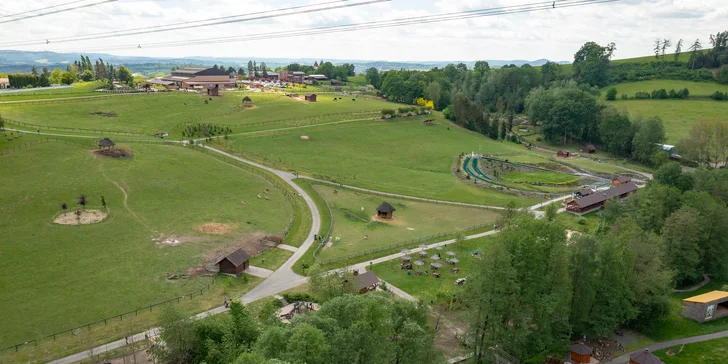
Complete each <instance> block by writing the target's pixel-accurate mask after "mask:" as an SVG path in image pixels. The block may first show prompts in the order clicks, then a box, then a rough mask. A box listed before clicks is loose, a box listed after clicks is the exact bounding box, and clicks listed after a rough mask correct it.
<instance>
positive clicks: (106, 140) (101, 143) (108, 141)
mask: <svg viewBox="0 0 728 364" xmlns="http://www.w3.org/2000/svg"><path fill="white" fill-rule="evenodd" d="M115 145H116V143H114V142H112V141H111V139H109V138H104V139H101V140H99V147H113V146H115Z"/></svg>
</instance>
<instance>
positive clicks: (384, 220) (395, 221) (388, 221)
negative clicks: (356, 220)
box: [372, 215, 397, 224]
mask: <svg viewBox="0 0 728 364" xmlns="http://www.w3.org/2000/svg"><path fill="white" fill-rule="evenodd" d="M372 220H373V221H377V222H383V223H385V224H396V223H397V218H396V217H393V218H391V219H382V218H381V217H379V216H377V215H374V216H372Z"/></svg>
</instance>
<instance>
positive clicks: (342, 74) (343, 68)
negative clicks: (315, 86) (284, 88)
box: [281, 60, 355, 82]
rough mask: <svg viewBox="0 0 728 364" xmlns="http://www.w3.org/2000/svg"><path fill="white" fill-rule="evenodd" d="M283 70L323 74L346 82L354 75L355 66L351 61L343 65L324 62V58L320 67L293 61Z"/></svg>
mask: <svg viewBox="0 0 728 364" xmlns="http://www.w3.org/2000/svg"><path fill="white" fill-rule="evenodd" d="M281 70H287V71H294V72H304V73H306V74H307V75H312V74H321V75H324V76H326V77H328V78H329V79H332V80H339V81H344V82H346V81H347V80H348V79H349V77H351V76H354V75H355V73H354V70H355V66H354V65H353V64H351V63H344V64H342V65H338V66H336V65H334V64H333V63H331V62H324V61H323V60H322V61H321V63H319V66H318V68H314V67H313V66H308V65H301V64H299V63H291V64H289V65H288V66H285V67H283V68H281Z"/></svg>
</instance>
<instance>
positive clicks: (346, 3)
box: [0, 0, 391, 47]
mask: <svg viewBox="0 0 728 364" xmlns="http://www.w3.org/2000/svg"><path fill="white" fill-rule="evenodd" d="M113 1H117V0H113ZM389 1H391V0H367V1H364V2H358V3H352V2H351V0H336V1H329V2H325V3H318V4H310V5H300V6H293V7H289V8H283V9H276V10H269V11H263V12H257V13H251V14H240V15H232V16H225V17H220V18H210V19H203V20H196V21H186V22H181V23H172V24H167V25H157V26H153V27H146V28H136V29H129V30H122V31H114V32H104V33H96V34H89V35H81V36H73V37H65V38H57V39H53V38H50V39H51V41H50V42H49V41H47V40H37V41H28V42H26V41H19V42H8V43H2V44H0V46H3V47H8V46H28V45H41V44H48V43H54V44H55V43H69V42H78V41H84V40H94V39H103V38H116V37H124V36H130V35H140V34H149V33H161V32H168V31H174V30H180V29H187V28H197V27H201V26H209V25H220V24H230V23H239V22H246V21H253V20H262V19H270V18H277V17H281V16H287V15H298V14H306V13H313V12H319V11H325V10H333V9H343V8H350V7H356V6H362V5H369V4H376V3H382V2H389ZM342 3H343V5H334V6H328V7H320V6H321V5H329V4H342ZM311 7H319V8H316V9H306V8H311ZM296 9H306V10H296ZM291 10H295V11H291ZM282 12H285V13H282ZM268 13H272V14H268ZM261 14H263V15H261ZM252 15H257V16H255V17H250V16H252ZM240 17H248V18H244V19H231V18H240ZM160 28H165V29H160Z"/></svg>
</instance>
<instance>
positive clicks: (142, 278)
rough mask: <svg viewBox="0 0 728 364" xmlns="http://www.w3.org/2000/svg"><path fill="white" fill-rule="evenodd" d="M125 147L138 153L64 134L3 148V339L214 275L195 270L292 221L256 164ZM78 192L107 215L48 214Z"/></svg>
mask: <svg viewBox="0 0 728 364" xmlns="http://www.w3.org/2000/svg"><path fill="white" fill-rule="evenodd" d="M121 147H125V148H129V149H131V151H132V152H133V157H132V158H130V159H114V158H108V157H99V156H95V155H94V154H92V153H91V151H90V150H89V149H91V148H83V147H77V146H70V145H64V144H58V143H45V144H40V145H37V146H33V147H31V148H29V149H24V150H20V151H16V152H13V153H10V154H7V155H3V156H0V174H1V175H2V176H3V183H2V184H0V214H1V215H2V216H3V218H2V219H0V230H1V231H3V234H2V237H0V255H1V256H2V257H3V262H4V263H3V264H2V266H0V287H3V289H2V293H1V294H0V307H3V316H4V319H3V330H0V344H1V345H0V346H8V345H11V344H16V343H18V342H22V341H24V340H28V339H32V338H35V337H39V336H44V335H47V334H51V333H54V332H58V331H62V330H65V329H69V328H73V327H76V326H78V325H81V324H85V323H89V322H92V321H96V320H99V319H103V318H105V317H110V316H114V315H117V314H120V313H122V312H127V311H129V310H134V309H137V308H141V307H144V306H147V305H149V304H152V303H156V302H159V301H163V300H166V299H169V298H171V297H176V296H179V295H182V294H186V293H189V292H191V291H195V290H198V289H200V288H201V287H202V286H205V285H207V283H209V281H210V279H209V278H204V277H200V278H192V277H194V274H193V275H192V276H190V278H185V277H186V275H187V273H188V270H189V269H191V268H194V267H198V266H200V265H201V264H203V263H205V262H209V261H210V260H212V259H213V258H214V257H215V256H217V255H218V254H221V253H223V252H225V251H227V250H231V249H234V247H236V246H250V245H249V243H248V242H249V241H251V240H253V239H254V238H256V237H259V236H261V235H263V234H280V233H281V232H282V231H283V230H284V229H285V228H286V226H287V225H288V222H289V220H290V217H291V215H292V207H291V205H290V204H289V202H288V201H287V200H286V198H285V197H284V196H283V195H282V194H281V193H280V192H279V191H278V190H277V189H275V188H274V187H273V186H272V185H271V184H269V183H268V182H267V181H265V180H264V179H262V178H261V177H259V176H257V175H255V174H251V173H249V172H246V171H244V170H241V169H238V168H235V167H232V166H230V165H228V164H226V163H222V162H220V161H218V160H217V159H214V158H211V157H209V156H207V155H204V154H201V153H199V152H196V151H194V150H190V149H186V148H183V147H179V146H163V145H142V144H134V145H131V146H127V145H121ZM265 189H269V191H270V192H269V193H268V196H269V200H266V199H258V198H256V196H257V194H264V191H265ZM81 194H86V195H87V197H88V200H89V207H88V208H89V209H91V208H100V205H101V196H104V199H105V201H106V203H107V206H108V208H109V210H110V212H109V214H108V217H107V218H106V219H105V220H104V221H103V222H100V223H97V224H92V225H80V226H79V225H72V226H61V225H56V224H53V223H52V221H53V217H54V215H55V214H56V213H58V212H59V210H60V205H61V203H64V202H65V203H67V204H68V205H69V206H70V207H71V208H76V199H77V197H78V196H79V195H81ZM242 200H246V201H247V204H246V205H242V204H241V201H242ZM266 263H268V261H267V262H266ZM271 263H273V260H272V259H271ZM173 274H176V275H178V276H180V277H181V279H177V280H168V277H170V276H171V275H173ZM218 304H219V303H218Z"/></svg>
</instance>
